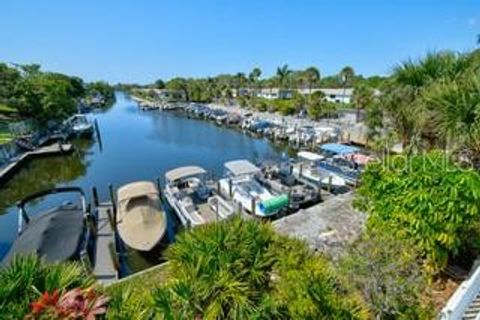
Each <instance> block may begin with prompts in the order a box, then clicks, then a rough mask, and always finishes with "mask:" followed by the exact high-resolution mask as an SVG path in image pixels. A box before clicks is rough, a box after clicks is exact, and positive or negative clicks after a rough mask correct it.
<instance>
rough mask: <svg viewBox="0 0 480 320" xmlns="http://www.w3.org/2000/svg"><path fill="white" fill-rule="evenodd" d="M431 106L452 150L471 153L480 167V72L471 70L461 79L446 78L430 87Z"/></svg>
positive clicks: (466, 153) (470, 159)
mask: <svg viewBox="0 0 480 320" xmlns="http://www.w3.org/2000/svg"><path fill="white" fill-rule="evenodd" d="M425 101H426V104H427V106H429V107H430V108H431V109H433V110H435V117H433V118H432V121H434V123H435V125H436V126H437V127H438V128H439V130H440V133H441V135H442V137H443V138H444V140H445V142H446V146H447V148H449V149H453V150H455V151H458V152H461V153H463V154H464V155H466V156H468V158H469V161H471V163H473V164H474V165H475V166H476V167H477V168H479V167H480V75H478V74H477V73H474V72H467V73H466V74H465V75H464V76H463V77H462V79H459V80H458V81H444V82H442V83H439V84H436V85H434V86H432V87H431V88H429V90H428V92H427V93H426V94H425Z"/></svg>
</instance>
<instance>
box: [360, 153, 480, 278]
mask: <svg viewBox="0 0 480 320" xmlns="http://www.w3.org/2000/svg"><path fill="white" fill-rule="evenodd" d="M357 195H358V198H357V202H356V204H357V206H358V207H359V208H360V209H361V210H364V211H365V212H367V213H368V221H367V227H368V229H369V230H373V231H377V230H378V232H380V233H381V232H389V233H391V234H392V235H393V236H395V237H397V238H399V239H412V240H413V241H414V243H415V244H416V247H417V248H418V250H419V252H420V254H421V255H422V256H424V257H425V259H426V264H425V266H426V268H427V270H428V271H429V272H438V271H441V270H442V269H443V268H444V267H445V266H446V263H447V261H448V258H449V257H454V256H456V255H457V254H458V253H459V252H461V251H468V249H469V248H472V247H474V248H475V247H477V246H478V240H479V229H478V227H479V215H480V203H479V202H478V199H479V197H480V175H479V174H478V173H477V172H475V171H472V170H467V169H462V168H460V167H458V166H456V165H454V164H453V163H451V162H450V161H449V160H448V159H447V157H446V155H445V154H444V153H440V152H433V153H429V154H426V155H412V156H409V157H405V156H393V157H387V158H386V159H384V161H383V162H382V163H380V162H378V163H374V164H371V165H369V166H368V167H367V169H366V171H365V172H364V173H363V174H362V177H361V184H360V187H359V188H358V189H357Z"/></svg>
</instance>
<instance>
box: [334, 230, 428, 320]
mask: <svg viewBox="0 0 480 320" xmlns="http://www.w3.org/2000/svg"><path fill="white" fill-rule="evenodd" d="M421 263H422V261H421V259H420V257H419V252H417V249H416V247H415V243H414V242H413V241H412V240H404V239H398V238H396V237H395V236H393V235H391V234H390V233H388V232H382V233H380V232H370V233H369V234H365V235H364V236H363V237H362V238H361V239H359V240H358V241H357V242H356V243H355V244H354V245H353V246H351V247H350V248H348V250H347V252H346V253H345V255H344V256H343V257H342V259H341V260H340V262H339V269H340V273H341V274H342V276H343V279H344V283H346V284H347V285H348V287H349V290H351V291H352V292H356V293H358V295H359V296H361V297H362V302H363V304H364V305H365V306H366V308H367V309H368V310H369V311H370V314H371V315H372V316H373V318H375V319H432V318H433V317H434V314H433V309H432V305H431V302H430V299H429V295H428V278H427V276H426V274H425V272H424V271H423V269H422V268H421Z"/></svg>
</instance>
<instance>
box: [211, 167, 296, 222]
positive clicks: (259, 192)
mask: <svg viewBox="0 0 480 320" xmlns="http://www.w3.org/2000/svg"><path fill="white" fill-rule="evenodd" d="M225 169H226V175H225V178H223V179H221V180H220V181H219V184H220V190H221V192H222V193H223V194H225V195H228V196H229V197H230V198H231V199H232V200H233V201H234V202H235V203H237V204H239V205H241V207H242V208H243V209H244V210H245V211H247V212H248V213H252V214H255V215H257V216H260V217H268V216H273V215H275V214H277V213H278V212H279V211H280V210H282V209H283V208H285V207H287V206H288V196H286V195H279V196H274V195H272V194H271V193H270V192H269V191H268V190H267V189H266V188H265V187H264V186H262V185H261V184H260V183H259V182H258V181H257V179H256V175H257V174H259V173H260V169H259V168H258V167H256V166H255V165H253V164H252V163H251V162H250V161H248V160H235V161H229V162H226V163H225Z"/></svg>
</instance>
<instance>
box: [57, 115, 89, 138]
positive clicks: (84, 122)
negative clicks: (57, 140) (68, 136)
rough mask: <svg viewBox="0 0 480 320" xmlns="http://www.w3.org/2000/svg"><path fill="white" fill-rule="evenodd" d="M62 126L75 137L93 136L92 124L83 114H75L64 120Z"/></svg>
mask: <svg viewBox="0 0 480 320" xmlns="http://www.w3.org/2000/svg"><path fill="white" fill-rule="evenodd" d="M63 124H64V125H65V126H66V127H67V128H69V129H70V130H71V132H72V134H73V135H75V136H77V137H79V136H91V135H92V134H93V124H92V122H91V121H89V120H88V118H87V116H85V115H84V114H75V115H73V116H71V117H70V118H68V119H67V120H65V121H64V122H63Z"/></svg>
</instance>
